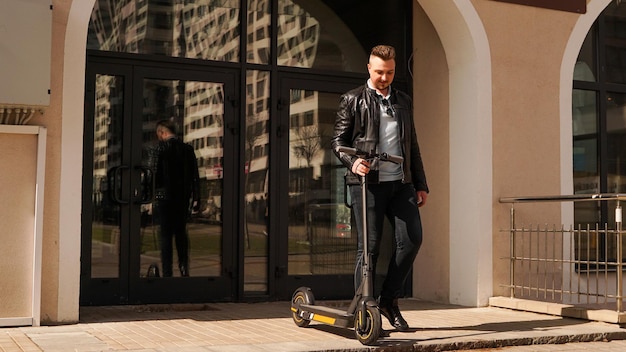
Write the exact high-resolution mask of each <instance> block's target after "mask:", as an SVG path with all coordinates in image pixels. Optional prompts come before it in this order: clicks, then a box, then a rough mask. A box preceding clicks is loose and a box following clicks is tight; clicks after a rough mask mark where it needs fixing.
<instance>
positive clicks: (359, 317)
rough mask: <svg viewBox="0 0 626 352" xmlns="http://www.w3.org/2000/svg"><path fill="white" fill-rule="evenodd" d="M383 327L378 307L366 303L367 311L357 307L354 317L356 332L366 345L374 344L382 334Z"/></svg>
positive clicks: (358, 338) (360, 340)
mask: <svg viewBox="0 0 626 352" xmlns="http://www.w3.org/2000/svg"><path fill="white" fill-rule="evenodd" d="M363 313H365V314H363ZM381 327H382V322H381V321H380V311H379V310H378V308H377V307H372V306H369V305H366V306H365V311H363V310H362V309H360V308H357V311H356V316H355V319H354V333H355V334H356V338H357V340H359V342H361V343H362V344H364V345H372V344H374V343H375V342H376V341H377V340H378V337H379V336H380V332H381Z"/></svg>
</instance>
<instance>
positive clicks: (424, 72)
mask: <svg viewBox="0 0 626 352" xmlns="http://www.w3.org/2000/svg"><path fill="white" fill-rule="evenodd" d="M413 26H414V27H413V50H414V51H413V55H414V56H413V70H412V71H413V84H414V90H413V95H414V96H413V102H414V106H415V121H416V129H417V133H418V140H419V143H420V147H421V148H422V158H423V161H424V167H425V168H426V172H427V178H428V186H429V188H430V194H429V198H428V202H427V204H426V205H425V206H424V207H422V208H421V209H420V212H421V216H422V226H423V230H424V240H423V242H422V248H421V249H420V252H419V254H418V256H417V259H416V260H415V266H414V268H415V269H414V275H413V295H414V296H416V297H420V298H421V299H426V300H433V301H439V302H447V301H448V291H449V288H450V287H449V280H450V276H449V271H450V265H449V261H450V260H449V259H450V258H449V248H450V242H449V240H450V237H449V236H448V234H449V232H450V227H449V226H448V224H449V213H450V208H449V201H448V200H449V198H450V187H449V183H450V177H449V175H450V168H449V165H450V159H449V154H450V148H449V142H450V138H449V132H448V131H449V109H448V99H449V95H448V66H447V63H446V57H445V53H444V50H443V47H442V46H441V41H440V40H439V37H438V35H437V32H436V31H435V28H434V27H433V25H432V23H431V22H430V20H429V18H428V17H427V15H426V13H425V12H424V10H423V9H422V7H421V6H420V5H419V4H417V3H416V4H415V6H413ZM433 264H435V265H433Z"/></svg>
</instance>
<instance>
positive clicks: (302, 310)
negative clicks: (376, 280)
mask: <svg viewBox="0 0 626 352" xmlns="http://www.w3.org/2000/svg"><path fill="white" fill-rule="evenodd" d="M338 150H339V151H340V152H343V153H346V154H348V155H354V156H358V157H360V158H362V159H365V160H367V161H369V162H370V163H371V162H372V161H374V160H376V159H378V160H379V161H389V162H393V163H396V164H401V163H402V162H403V161H404V158H403V157H402V156H397V155H390V154H387V153H381V154H375V153H373V152H365V151H362V150H358V149H356V148H348V147H339V148H338ZM360 186H361V199H362V203H361V204H362V209H363V212H362V213H363V215H362V219H361V221H362V222H363V236H362V241H363V263H362V266H361V276H362V280H361V284H360V285H359V287H358V288H357V289H356V292H355V294H354V297H353V298H352V301H351V302H350V305H349V306H348V309H347V310H345V311H344V310H341V309H337V308H332V307H326V306H319V305H316V304H315V297H314V296H313V291H312V290H311V289H310V288H309V287H300V288H298V289H297V290H296V291H295V292H294V294H293V296H292V298H291V313H292V318H293V321H294V323H296V325H297V326H299V327H306V326H308V325H309V323H310V322H311V321H317V322H320V323H324V324H327V325H333V326H337V327H341V328H347V327H354V333H355V335H356V338H357V340H359V342H361V343H362V344H364V345H372V344H374V343H375V342H376V341H377V340H378V338H379V336H380V333H381V331H382V329H381V327H382V322H381V318H380V315H381V313H380V310H379V308H378V303H377V302H376V299H375V298H374V297H373V296H374V284H373V275H374V273H373V272H372V267H371V264H370V262H371V260H372V259H371V256H370V255H369V254H368V253H369V251H368V248H367V247H368V246H367V245H368V243H367V242H368V241H367V211H366V210H367V182H366V176H361V177H360Z"/></svg>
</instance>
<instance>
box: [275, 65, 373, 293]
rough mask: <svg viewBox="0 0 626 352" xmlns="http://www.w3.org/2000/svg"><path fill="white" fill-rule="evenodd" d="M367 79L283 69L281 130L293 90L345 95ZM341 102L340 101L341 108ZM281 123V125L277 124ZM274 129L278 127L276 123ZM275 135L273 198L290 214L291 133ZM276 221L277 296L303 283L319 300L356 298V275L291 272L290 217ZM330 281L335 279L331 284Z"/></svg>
mask: <svg viewBox="0 0 626 352" xmlns="http://www.w3.org/2000/svg"><path fill="white" fill-rule="evenodd" d="M366 80H367V78H366V77H365V76H363V75H362V74H354V75H351V77H350V78H347V77H346V76H342V77H337V76H334V75H328V74H318V75H315V76H312V75H311V74H310V73H308V74H304V73H298V72H294V71H291V72H280V73H279V78H278V86H279V87H278V96H279V102H278V104H279V109H278V116H279V121H280V122H279V124H278V125H280V126H282V127H281V130H283V131H289V126H290V121H289V117H290V116H289V106H290V90H291V89H305V90H315V91H320V92H328V93H337V94H344V93H346V92H347V91H349V90H351V89H353V88H356V87H358V86H360V85H363V84H364V83H365V81H366ZM338 106H339V101H337V107H338ZM275 125H277V124H275ZM273 128H278V127H277V126H273ZM273 135H274V136H278V138H277V142H276V145H277V146H278V147H277V148H274V149H275V150H276V154H275V155H274V159H273V160H276V162H275V163H271V167H272V168H273V169H272V171H273V172H275V174H276V175H279V176H278V179H279V180H281V181H280V182H277V183H276V184H270V186H274V187H275V189H274V191H275V193H274V194H278V197H273V203H271V204H270V206H271V207H273V208H274V209H278V213H280V214H288V210H289V188H288V187H289V148H290V146H289V142H290V141H289V132H287V133H284V132H283V133H279V131H274V133H273ZM272 220H274V222H276V224H275V226H276V227H275V228H277V229H278V230H279V234H280V235H279V236H278V238H276V239H275V241H274V243H272V244H271V248H273V249H274V250H275V253H276V254H277V255H276V256H273V257H275V258H277V259H276V260H275V263H274V265H275V270H274V272H275V273H276V274H275V275H274V285H273V287H274V292H275V297H276V298H277V299H285V300H289V299H291V296H292V294H293V292H294V290H295V289H297V288H298V287H300V286H308V287H311V288H312V289H313V290H314V292H315V297H316V298H319V299H345V298H349V297H352V295H353V294H354V276H353V274H343V275H289V274H288V272H289V271H288V268H289V243H288V241H289V233H288V231H289V219H288V217H286V216H284V217H275V218H273V219H272ZM329 282H332V284H331V285H329Z"/></svg>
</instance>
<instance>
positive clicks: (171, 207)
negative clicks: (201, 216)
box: [156, 200, 189, 277]
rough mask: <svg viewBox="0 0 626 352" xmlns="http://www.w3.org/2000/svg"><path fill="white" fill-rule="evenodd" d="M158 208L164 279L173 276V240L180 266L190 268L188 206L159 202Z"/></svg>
mask: <svg viewBox="0 0 626 352" xmlns="http://www.w3.org/2000/svg"><path fill="white" fill-rule="evenodd" d="M157 207H158V208H157V210H156V212H157V217H158V219H159V220H160V222H161V233H160V236H159V239H160V245H161V264H162V265H163V277H170V276H172V261H173V259H172V257H173V247H172V241H173V240H175V242H176V252H177V254H178V266H179V267H180V266H185V267H186V268H188V267H189V237H188V235H187V214H188V209H187V208H188V206H187V205H186V204H184V203H179V202H172V201H168V200H159V201H158V202H157Z"/></svg>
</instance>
